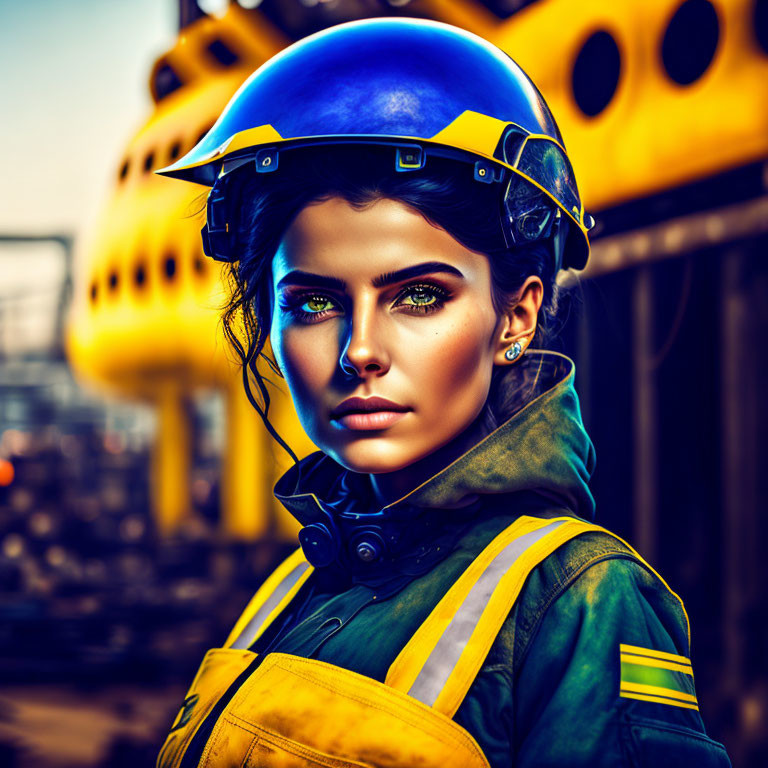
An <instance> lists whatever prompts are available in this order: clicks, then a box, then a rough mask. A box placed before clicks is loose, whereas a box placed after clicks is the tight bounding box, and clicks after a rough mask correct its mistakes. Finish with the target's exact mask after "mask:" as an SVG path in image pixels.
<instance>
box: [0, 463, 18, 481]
mask: <svg viewBox="0 0 768 768" xmlns="http://www.w3.org/2000/svg"><path fill="white" fill-rule="evenodd" d="M15 474H16V473H15V472H14V469H13V464H11V462H10V461H7V460H6V459H0V486H7V485H10V484H11V483H12V482H13V478H14V476H15Z"/></svg>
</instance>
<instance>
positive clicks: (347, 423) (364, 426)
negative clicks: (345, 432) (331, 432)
mask: <svg viewBox="0 0 768 768" xmlns="http://www.w3.org/2000/svg"><path fill="white" fill-rule="evenodd" d="M410 410H411V408H408V407H407V406H405V405H400V404H399V403H393V402H392V401H391V400H387V399H386V398H384V397H366V398H362V397H350V398H348V399H347V400H344V401H342V402H341V403H339V404H338V405H337V406H336V408H334V410H333V412H332V414H331V419H333V420H335V421H336V422H338V423H339V424H340V425H342V426H343V427H346V428H347V429H353V430H369V429H386V428H387V427H390V426H392V425H393V424H395V423H396V422H398V421H400V419H402V418H403V417H404V416H405V415H406V413H408V412H409V411H410Z"/></svg>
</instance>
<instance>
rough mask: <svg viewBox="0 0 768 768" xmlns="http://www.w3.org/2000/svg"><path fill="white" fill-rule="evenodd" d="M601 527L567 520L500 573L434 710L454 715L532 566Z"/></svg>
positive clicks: (449, 715) (450, 715)
mask: <svg viewBox="0 0 768 768" xmlns="http://www.w3.org/2000/svg"><path fill="white" fill-rule="evenodd" d="M595 530H603V529H602V528H601V527H600V526H595V525H592V524H589V523H585V522H584V521H582V520H576V519H573V518H571V519H569V520H566V521H565V522H564V523H563V524H562V525H561V526H560V527H559V528H556V529H555V530H553V531H551V532H550V533H548V534H547V535H546V536H545V537H544V538H542V539H540V540H539V541H537V542H536V543H535V544H532V545H531V546H530V547H529V548H528V549H527V550H526V551H525V552H524V553H523V554H522V555H521V556H520V557H519V558H518V560H517V561H516V562H515V564H514V565H513V566H512V568H510V569H509V571H508V572H507V573H506V574H505V575H504V576H503V578H502V579H501V580H500V583H499V585H498V586H497V588H496V589H495V590H494V592H493V594H492V595H491V598H490V599H489V601H488V603H487V605H486V607H485V610H484V611H483V614H482V616H481V618H480V620H479V621H478V622H477V624H476V626H475V629H474V631H473V633H472V635H471V637H470V639H469V641H468V642H467V645H466V648H465V650H464V652H463V653H462V656H461V658H460V659H459V661H458V662H457V664H456V666H455V668H454V670H453V672H452V673H451V676H450V677H449V679H448V680H447V682H446V684H445V687H444V688H443V690H442V692H441V693H440V695H439V696H438V698H437V700H436V701H435V703H434V705H433V709H435V710H437V711H438V712H442V713H443V714H444V715H446V716H448V717H453V716H454V714H456V712H457V711H458V709H459V706H460V705H461V702H462V701H463V700H464V697H465V696H466V694H467V691H468V690H469V688H470V686H471V685H472V682H473V681H474V680H475V678H476V677H477V674H478V672H479V671H480V668H481V666H482V664H483V662H484V661H485V659H486V657H487V656H488V652H489V651H490V649H491V645H492V644H493V642H494V641H495V639H496V636H497V635H498V633H499V630H500V629H501V626H502V624H503V623H504V620H505V619H506V617H507V616H508V615H509V612H510V610H511V609H512V606H513V605H514V603H515V601H516V599H517V597H518V595H519V594H520V592H521V590H522V588H523V585H524V584H525V581H526V579H527V578H528V575H529V574H530V572H531V571H532V570H533V568H534V567H535V566H536V565H538V564H539V563H540V562H541V561H542V560H544V558H545V557H547V555H549V554H551V553H552V552H554V551H555V550H556V549H557V548H558V547H559V546H560V545H561V544H564V543H565V542H566V541H569V540H570V539H572V538H574V537H575V536H579V535H581V534H583V533H587V532H589V531H595Z"/></svg>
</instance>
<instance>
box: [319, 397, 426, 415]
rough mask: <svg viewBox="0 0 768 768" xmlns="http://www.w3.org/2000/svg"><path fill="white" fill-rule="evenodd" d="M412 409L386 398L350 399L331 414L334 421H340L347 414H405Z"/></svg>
mask: <svg viewBox="0 0 768 768" xmlns="http://www.w3.org/2000/svg"><path fill="white" fill-rule="evenodd" d="M410 410H411V409H410V408H408V407H407V406H405V405H400V404H399V403H393V402H392V401H391V400H387V398H386V397H348V398H347V399H346V400H342V401H341V402H340V403H339V404H338V405H337V406H336V407H335V408H334V409H333V411H332V412H331V418H332V419H338V418H340V417H341V416H344V415H345V414H347V413H361V412H362V413H371V412H372V411H396V412H398V413H404V412H406V411H410Z"/></svg>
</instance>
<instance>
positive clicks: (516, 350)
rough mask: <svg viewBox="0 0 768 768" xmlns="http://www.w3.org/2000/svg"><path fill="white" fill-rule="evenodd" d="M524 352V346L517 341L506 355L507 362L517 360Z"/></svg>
mask: <svg viewBox="0 0 768 768" xmlns="http://www.w3.org/2000/svg"><path fill="white" fill-rule="evenodd" d="M522 350H523V345H522V344H521V343H520V342H519V341H516V342H515V343H514V344H513V345H512V346H511V347H510V348H509V349H508V350H507V351H506V352H505V353H504V357H506V358H507V360H516V359H517V357H518V356H519V354H520V352H522Z"/></svg>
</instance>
